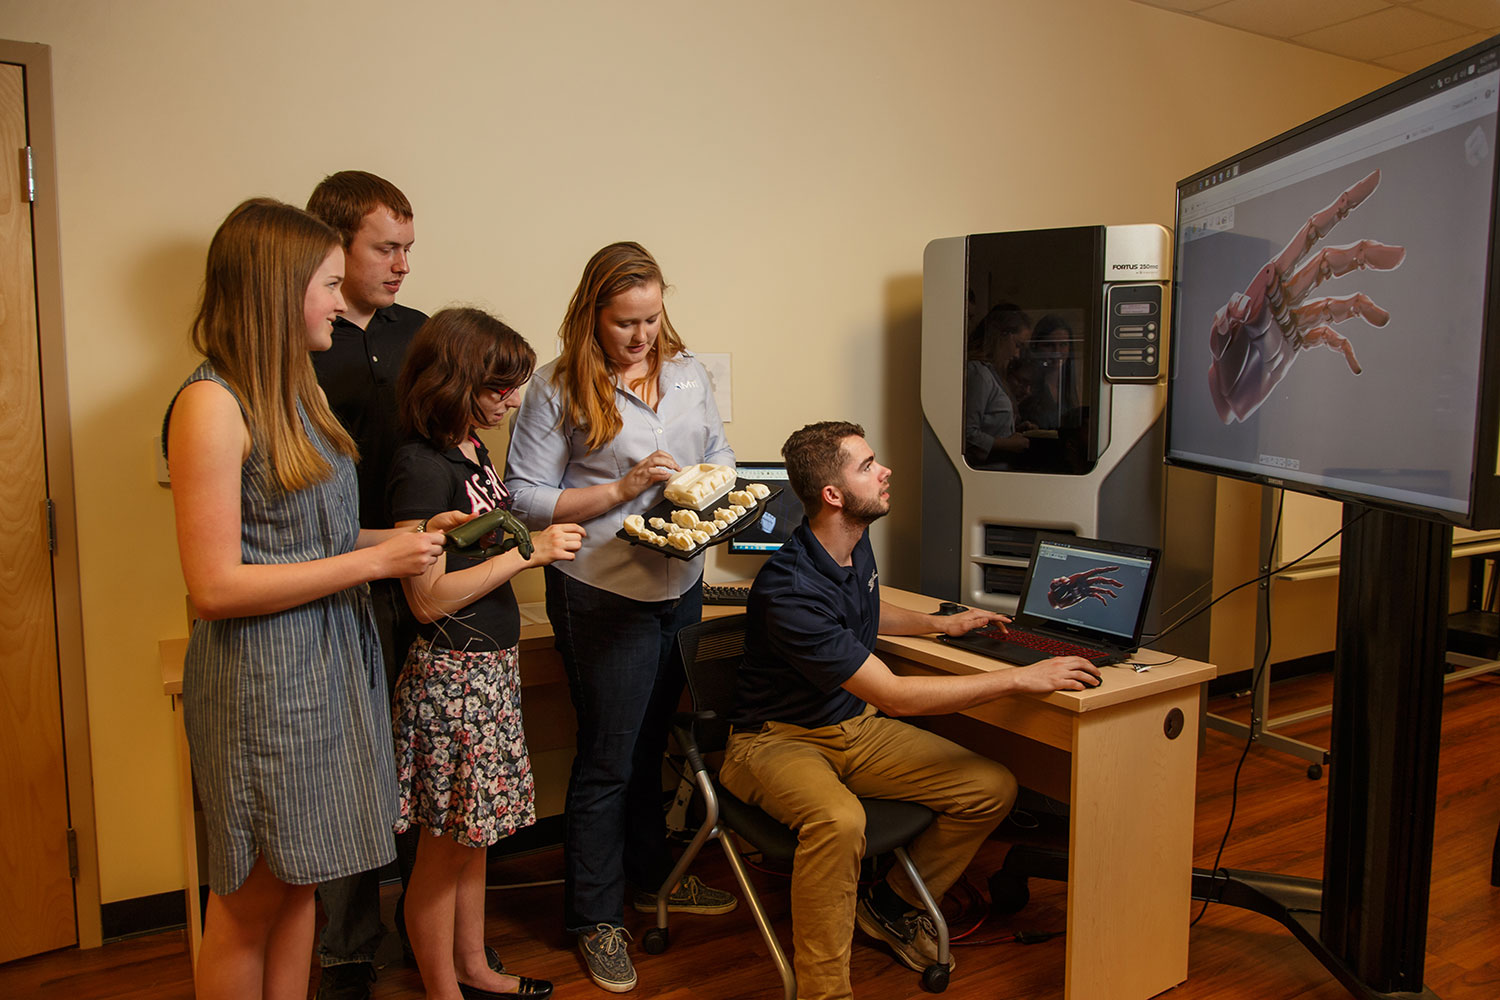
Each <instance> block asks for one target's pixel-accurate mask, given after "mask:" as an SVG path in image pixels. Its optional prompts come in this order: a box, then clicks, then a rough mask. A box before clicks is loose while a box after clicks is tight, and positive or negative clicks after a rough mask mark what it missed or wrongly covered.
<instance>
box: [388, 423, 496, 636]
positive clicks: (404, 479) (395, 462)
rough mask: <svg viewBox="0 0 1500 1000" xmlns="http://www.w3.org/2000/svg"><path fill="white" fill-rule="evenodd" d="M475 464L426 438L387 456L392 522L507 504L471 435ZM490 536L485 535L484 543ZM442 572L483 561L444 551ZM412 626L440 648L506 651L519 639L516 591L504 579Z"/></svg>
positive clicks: (487, 455)
mask: <svg viewBox="0 0 1500 1000" xmlns="http://www.w3.org/2000/svg"><path fill="white" fill-rule="evenodd" d="M474 448H475V453H476V454H477V455H478V457H479V461H478V462H471V461H469V459H468V457H467V456H465V455H464V453H463V452H461V451H459V450H458V449H457V448H449V449H448V450H447V451H439V450H438V449H437V448H435V447H433V446H432V444H431V443H430V442H427V441H408V442H407V443H406V444H403V445H402V446H401V447H400V448H398V449H397V450H396V454H395V457H394V458H393V459H392V460H391V488H390V508H391V515H392V517H393V519H394V520H397V521H417V520H421V519H422V518H424V517H432V516H433V515H434V514H441V513H442V512H443V511H445V510H461V511H465V512H467V513H470V514H484V513H487V512H489V511H492V510H494V509H495V508H496V507H504V508H506V509H509V508H510V491H509V490H507V489H506V488H505V484H504V483H502V482H501V481H500V475H499V473H497V472H496V471H495V466H494V463H492V462H491V461H490V453H489V451H488V450H487V449H486V448H485V446H484V442H483V441H480V440H479V439H478V438H474ZM492 541H493V539H492V538H485V539H484V540H483V543H484V544H490V543H491V542H492ZM447 558H448V562H447V571H448V572H449V573H456V572H458V571H459V570H464V569H468V568H469V567H471V566H477V565H479V564H480V563H481V562H483V561H484V560H482V559H477V558H472V557H470V556H466V555H463V554H462V553H458V552H449V553H448V556H447ZM417 630H418V631H419V632H420V633H421V635H422V636H423V637H424V638H426V639H427V640H428V641H430V642H431V643H432V644H433V645H435V646H441V647H443V648H445V649H459V650H467V651H469V652H475V651H478V650H495V649H509V648H510V647H511V646H514V645H515V644H516V643H517V642H519V641H520V639H521V612H520V609H518V608H517V607H516V595H515V592H514V591H512V590H511V587H510V581H506V582H505V583H503V584H501V585H500V586H498V587H496V588H495V589H494V590H492V591H490V592H489V593H487V594H484V595H482V596H480V597H477V598H475V599H474V601H473V603H472V604H469V605H468V606H467V607H465V608H464V609H463V610H461V611H457V612H454V613H453V615H452V616H450V617H448V618H441V619H439V620H438V621H436V622H430V623H426V622H419V623H418V624H417Z"/></svg>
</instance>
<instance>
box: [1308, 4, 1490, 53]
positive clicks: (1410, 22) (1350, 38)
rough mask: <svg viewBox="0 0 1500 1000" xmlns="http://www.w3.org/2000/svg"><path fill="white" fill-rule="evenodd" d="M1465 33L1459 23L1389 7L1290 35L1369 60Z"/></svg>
mask: <svg viewBox="0 0 1500 1000" xmlns="http://www.w3.org/2000/svg"><path fill="white" fill-rule="evenodd" d="M1464 34H1467V31H1466V29H1465V28H1464V27H1463V26H1462V25H1458V24H1454V23H1453V22H1452V21H1445V20H1443V19H1442V18H1437V17H1432V16H1431V15H1428V14H1424V13H1422V12H1421V11H1417V10H1412V9H1411V8H1409V7H1391V8H1389V9H1387V10H1381V11H1376V12H1375V13H1373V14H1365V15H1364V16H1362V17H1357V18H1355V19H1354V20H1352V21H1346V22H1344V23H1343V24H1337V25H1334V26H1333V27H1330V28H1318V29H1317V30H1315V31H1309V32H1306V33H1304V34H1301V35H1296V36H1294V37H1292V39H1291V40H1292V41H1294V42H1296V43H1297V44H1298V45H1306V46H1308V47H1310V48H1314V49H1321V50H1322V51H1324V52H1332V53H1333V54H1334V55H1341V56H1346V57H1348V58H1350V59H1363V60H1366V61H1369V62H1374V61H1375V60H1377V59H1379V58H1381V57H1383V56H1388V55H1392V54H1394V53H1397V52H1405V51H1407V50H1409V49H1412V48H1416V47H1419V46H1424V45H1435V44H1437V43H1440V42H1445V41H1449V40H1450V39H1455V38H1458V37H1460V36H1462V35H1464Z"/></svg>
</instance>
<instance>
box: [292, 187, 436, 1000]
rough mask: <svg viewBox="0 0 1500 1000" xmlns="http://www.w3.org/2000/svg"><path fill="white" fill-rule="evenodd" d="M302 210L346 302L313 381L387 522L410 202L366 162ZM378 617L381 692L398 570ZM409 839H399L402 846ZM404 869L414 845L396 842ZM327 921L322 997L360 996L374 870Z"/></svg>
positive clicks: (347, 881)
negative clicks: (339, 244) (333, 245)
mask: <svg viewBox="0 0 1500 1000" xmlns="http://www.w3.org/2000/svg"><path fill="white" fill-rule="evenodd" d="M307 211H308V212H309V213H311V214H312V215H315V216H317V217H318V218H320V219H322V220H323V221H324V222H326V223H328V225H329V226H331V227H332V228H333V229H334V230H336V231H337V232H338V234H339V235H340V237H342V239H343V243H344V284H343V293H344V302H345V304H346V305H347V309H346V311H345V312H344V315H342V316H340V317H339V318H338V319H337V320H335V321H334V324H333V346H332V347H331V348H329V349H328V350H326V351H320V352H315V353H314V354H313V368H314V369H315V370H316V371H317V373H318V382H319V383H320V384H321V385H322V386H323V391H324V392H325V393H326V394H327V395H328V405H329V406H330V407H332V409H333V412H334V415H335V416H337V417H338V418H339V422H340V423H342V424H343V425H344V427H345V428H346V429H347V430H348V431H349V433H350V435H352V436H353V438H354V441H355V443H356V444H357V445H359V468H358V473H359V523H360V525H361V526H363V527H366V528H388V527H390V526H391V523H392V522H391V518H390V514H389V512H388V511H387V509H386V480H387V478H388V476H387V473H388V472H389V470H390V465H391V456H392V455H393V454H395V451H396V447H397V446H398V445H399V444H400V443H401V433H400V427H399V421H398V419H397V415H396V378H397V376H398V375H400V373H401V362H402V361H403V360H404V359H405V357H406V349H407V347H408V346H409V345H410V344H411V339H412V337H413V336H414V335H415V334H416V332H417V329H418V327H420V326H421V325H422V324H423V323H424V322H426V321H427V315H426V314H425V313H421V312H418V311H417V310H415V309H408V308H407V307H406V306H403V305H397V304H396V294H397V293H398V292H399V291H400V290H401V283H402V282H403V281H404V280H405V279H406V275H407V273H408V272H409V271H410V270H411V267H410V264H409V255H410V253H411V246H412V242H413V240H414V239H415V235H414V231H413V220H412V210H411V203H410V202H408V201H407V200H406V195H404V194H402V193H401V191H400V189H399V188H397V187H396V186H395V185H394V184H392V183H391V182H390V181H387V180H385V179H384V178H381V177H377V176H375V175H374V174H370V173H366V172H364V171H363V170H342V171H340V172H338V173H336V174H330V175H329V176H328V177H325V178H323V181H322V183H320V184H319V185H318V186H317V188H315V189H314V190H313V193H312V197H311V198H309V199H308V201H307ZM370 596H371V598H372V599H373V602H374V606H375V624H376V628H377V629H378V630H379V632H380V645H381V649H382V651H383V652H384V654H385V669H386V692H387V694H389V692H390V690H391V689H392V688H394V687H395V683H396V678H397V676H398V675H399V674H400V672H401V665H402V662H403V661H404V660H405V659H406V651H407V649H409V648H410V647H411V643H412V640H413V639H414V638H415V637H416V620H415V619H414V618H413V617H412V615H411V611H410V610H409V609H408V608H407V605H406V598H405V596H403V594H402V592H401V583H400V581H398V580H376V581H374V582H373V583H371V584H370ZM404 846H405V845H399V844H398V848H402V847H404ZM400 854H401V856H402V871H403V873H405V872H408V871H409V870H410V868H411V865H410V858H411V856H412V855H411V853H410V852H409V851H408V850H406V849H401V850H400ZM318 895H319V898H320V899H321V900H322V902H323V911H324V913H326V914H327V916H328V923H327V925H326V926H325V927H324V928H323V935H322V938H321V939H320V941H319V943H318V958H319V961H320V962H321V963H322V965H323V975H322V978H321V979H320V980H319V981H318V1000H364V998H365V997H368V996H369V995H370V983H371V982H372V981H374V979H375V950H376V948H377V947H378V946H379V944H380V940H381V938H382V937H383V936H384V934H385V927H384V926H383V925H382V924H381V920H380V876H379V873H378V871H371V872H365V873H363V874H360V875H351V876H348V877H347V878H342V879H338V880H336V881H333V882H325V883H324V884H322V885H320V886H319V887H318Z"/></svg>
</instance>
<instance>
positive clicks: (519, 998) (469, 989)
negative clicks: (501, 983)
mask: <svg viewBox="0 0 1500 1000" xmlns="http://www.w3.org/2000/svg"><path fill="white" fill-rule="evenodd" d="M506 975H510V976H515V973H514V972H508V973H506ZM516 979H517V983H516V988H515V990H514V991H512V992H510V993H501V992H498V991H496V990H484V989H480V988H479V987H478V986H470V985H469V984H468V983H459V984H458V992H459V993H461V994H463V997H464V1000H547V998H548V997H550V996H551V995H552V984H551V983H550V982H548V981H547V980H545V979H529V978H527V977H526V976H516Z"/></svg>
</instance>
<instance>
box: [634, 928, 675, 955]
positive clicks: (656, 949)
mask: <svg viewBox="0 0 1500 1000" xmlns="http://www.w3.org/2000/svg"><path fill="white" fill-rule="evenodd" d="M671 943H672V935H671V933H670V932H669V931H668V930H667V928H665V927H653V928H651V929H650V930H649V931H647V932H646V933H645V934H644V935H643V936H642V937H641V947H642V948H644V949H646V954H648V955H660V954H661V953H662V952H664V951H666V950H667V945H669V944H671Z"/></svg>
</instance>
